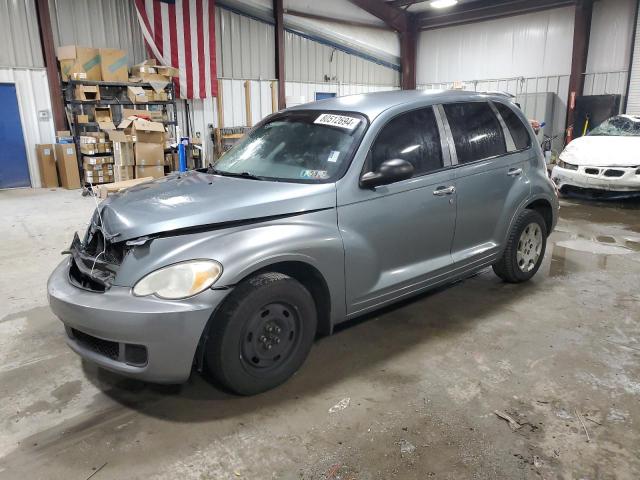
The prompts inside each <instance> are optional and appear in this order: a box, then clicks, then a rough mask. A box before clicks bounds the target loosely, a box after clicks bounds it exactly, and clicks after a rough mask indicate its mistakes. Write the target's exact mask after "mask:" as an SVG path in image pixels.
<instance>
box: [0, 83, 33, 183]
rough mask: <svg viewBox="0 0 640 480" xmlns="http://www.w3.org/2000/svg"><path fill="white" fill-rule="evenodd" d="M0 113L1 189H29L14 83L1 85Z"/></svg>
mask: <svg viewBox="0 0 640 480" xmlns="http://www.w3.org/2000/svg"><path fill="white" fill-rule="evenodd" d="M0 112H2V113H0V188H16V187H29V186H31V181H30V180H29V166H28V165H27V151H26V149H25V148H24V137H23V136H22V123H20V111H19V110H18V97H17V96H16V86H15V85H14V84H13V83H0Z"/></svg>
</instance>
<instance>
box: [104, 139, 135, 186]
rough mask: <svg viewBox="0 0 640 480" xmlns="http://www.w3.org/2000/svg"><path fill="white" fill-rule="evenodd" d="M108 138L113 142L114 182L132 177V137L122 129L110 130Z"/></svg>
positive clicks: (133, 164) (133, 163)
mask: <svg viewBox="0 0 640 480" xmlns="http://www.w3.org/2000/svg"><path fill="white" fill-rule="evenodd" d="M109 139H110V140H111V141H112V142H113V178H114V180H115V181H116V182H121V181H123V180H132V179H133V178H134V166H135V156H134V151H133V138H132V137H131V135H127V134H126V133H125V132H123V131H122V130H111V131H110V132H109Z"/></svg>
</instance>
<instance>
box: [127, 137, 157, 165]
mask: <svg viewBox="0 0 640 480" xmlns="http://www.w3.org/2000/svg"><path fill="white" fill-rule="evenodd" d="M133 149H134V152H135V158H136V165H143V166H147V165H160V166H163V165H164V147H163V146H162V144H160V143H146V142H136V143H135V144H134V146H133Z"/></svg>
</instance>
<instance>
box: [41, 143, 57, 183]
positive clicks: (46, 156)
mask: <svg viewBox="0 0 640 480" xmlns="http://www.w3.org/2000/svg"><path fill="white" fill-rule="evenodd" d="M36 154H37V156H38V167H39V168H40V183H42V187H43V188H55V187H57V186H59V184H58V172H57V171H56V157H55V155H54V154H53V145H51V144H43V145H36Z"/></svg>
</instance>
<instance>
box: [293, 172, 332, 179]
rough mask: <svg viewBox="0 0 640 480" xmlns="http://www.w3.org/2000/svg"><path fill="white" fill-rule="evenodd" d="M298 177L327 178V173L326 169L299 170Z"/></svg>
mask: <svg viewBox="0 0 640 480" xmlns="http://www.w3.org/2000/svg"><path fill="white" fill-rule="evenodd" d="M300 177H301V178H312V179H314V180H322V179H324V178H329V173H328V172H327V171H326V170H303V171H301V172H300Z"/></svg>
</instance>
